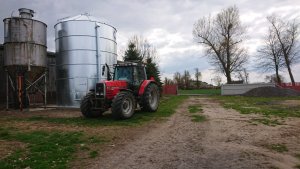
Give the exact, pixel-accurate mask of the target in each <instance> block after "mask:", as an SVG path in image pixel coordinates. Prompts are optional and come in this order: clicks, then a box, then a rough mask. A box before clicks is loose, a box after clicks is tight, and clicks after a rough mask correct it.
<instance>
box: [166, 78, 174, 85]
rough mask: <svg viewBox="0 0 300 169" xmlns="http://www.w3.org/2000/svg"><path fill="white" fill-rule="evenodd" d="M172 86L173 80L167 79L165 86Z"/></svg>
mask: <svg viewBox="0 0 300 169" xmlns="http://www.w3.org/2000/svg"><path fill="white" fill-rule="evenodd" d="M172 84H174V82H173V80H172V79H169V78H167V77H165V80H164V85H172Z"/></svg>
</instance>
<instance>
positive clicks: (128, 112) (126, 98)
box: [111, 91, 136, 119]
mask: <svg viewBox="0 0 300 169" xmlns="http://www.w3.org/2000/svg"><path fill="white" fill-rule="evenodd" d="M135 107H136V101H135V98H134V96H133V95H132V93H130V92H127V91H122V92H120V93H118V94H117V95H116V96H115V98H114V99H113V101H112V104H111V112H112V115H113V117H114V118H115V119H128V118H130V117H131V116H132V115H133V113H134V110H135Z"/></svg>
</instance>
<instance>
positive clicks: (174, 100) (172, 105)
mask: <svg viewBox="0 0 300 169" xmlns="http://www.w3.org/2000/svg"><path fill="white" fill-rule="evenodd" d="M187 98H188V97H187V96H169V97H163V98H161V101H160V105H159V108H158V110H157V111H156V112H153V113H152V112H142V111H136V112H135V114H134V115H133V117H131V118H130V119H126V120H114V119H113V118H112V117H111V115H110V114H107V115H104V116H103V117H100V118H97V119H88V118H84V117H72V118H54V117H42V116H35V117H30V118H27V119H25V120H27V121H44V122H49V123H57V124H69V125H79V126H92V127H93V126H138V125H141V124H144V123H145V122H148V121H150V120H157V119H162V118H164V117H169V116H171V115H172V114H173V113H175V110H176V108H177V107H178V106H179V105H180V104H181V103H182V102H183V101H184V100H185V99H187ZM13 120H16V119H13ZM17 120H24V119H21V118H20V119H17Z"/></svg>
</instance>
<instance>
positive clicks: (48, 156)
mask: <svg viewBox="0 0 300 169" xmlns="http://www.w3.org/2000/svg"><path fill="white" fill-rule="evenodd" d="M187 98H188V97H187V96H169V97H162V99H161V101H160V106H159V109H158V111H157V112H153V113H149V112H142V111H139V112H136V113H135V114H134V116H133V117H132V118H130V119H127V120H114V119H112V117H111V116H110V115H109V114H107V115H104V116H103V117H101V118H98V119H86V118H83V117H70V118H67V117H64V118H58V117H56V118H55V117H45V116H28V117H5V116H2V117H1V118H0V123H1V122H3V123H2V124H3V125H2V126H0V143H1V144H3V145H5V144H8V145H9V144H10V143H11V142H15V143H17V144H19V145H22V146H19V147H18V146H16V147H14V148H12V149H13V151H12V152H9V149H10V148H9V147H8V148H7V149H1V150H5V151H8V152H9V153H6V154H5V155H4V156H2V157H0V169H10V168H32V169H34V168H59V169H64V168H70V166H69V163H70V162H71V161H76V160H75V159H76V157H75V156H74V154H76V153H78V152H80V153H83V154H87V156H86V157H84V158H83V159H79V160H85V159H88V158H95V157H97V156H98V155H99V154H100V153H101V152H99V151H101V150H98V149H94V148H93V147H99V145H101V144H103V143H109V142H110V141H111V139H112V138H111V137H110V136H107V137H106V135H105V133H102V134H103V136H102V135H101V136H99V134H97V135H93V133H90V132H88V131H86V130H82V131H81V130H80V127H85V128H91V129H92V130H95V129H97V127H99V128H103V127H107V128H109V127H110V126H112V127H111V128H113V129H115V128H119V129H122V128H123V126H129V127H130V126H140V125H143V124H145V123H146V122H149V121H152V120H162V119H165V117H169V116H171V115H172V114H173V113H175V109H176V108H177V107H178V106H179V105H180V104H181V102H183V101H184V100H185V99H187ZM50 113H51V112H50ZM7 121H8V122H7ZM4 122H6V123H4ZM19 122H22V123H28V124H30V125H31V124H33V125H35V126H39V125H40V126H47V125H49V124H57V125H66V126H70V127H71V128H74V127H76V128H77V127H78V126H79V127H78V128H79V131H78V132H74V131H68V130H65V129H64V128H63V127H62V128H60V127H57V129H55V130H53V129H52V130H45V129H44V130H40V129H39V128H38V127H37V128H36V129H30V130H26V129H24V128H22V126H19V125H18V123H19ZM48 123H49V124H48ZM14 124H16V125H14ZM18 127H20V128H18ZM0 148H1V146H0ZM2 153H3V152H2ZM0 155H1V152H0ZM80 163H82V161H81V162H80Z"/></svg>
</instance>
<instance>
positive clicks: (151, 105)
mask: <svg viewBox="0 0 300 169" xmlns="http://www.w3.org/2000/svg"><path fill="white" fill-rule="evenodd" d="M158 104H159V89H158V87H157V85H156V84H154V83H151V84H149V85H148V86H147V88H146V89H145V92H144V94H143V97H142V100H141V107H142V110H143V111H148V112H155V111H156V110H157V108H158Z"/></svg>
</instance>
